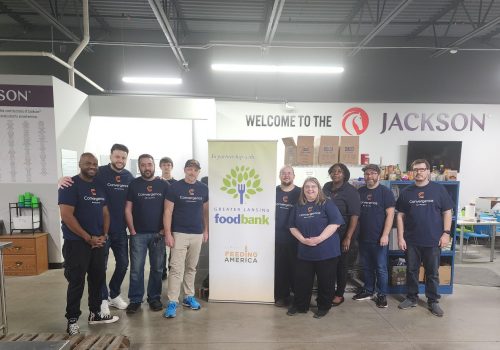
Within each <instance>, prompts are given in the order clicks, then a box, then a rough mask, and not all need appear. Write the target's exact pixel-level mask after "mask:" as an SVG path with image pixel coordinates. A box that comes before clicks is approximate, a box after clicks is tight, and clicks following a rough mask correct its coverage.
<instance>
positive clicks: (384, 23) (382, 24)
mask: <svg viewBox="0 0 500 350" xmlns="http://www.w3.org/2000/svg"><path fill="white" fill-rule="evenodd" d="M411 1H412V0H402V1H401V2H400V3H399V4H398V5H397V6H396V7H395V8H394V9H393V10H392V11H391V12H390V13H389V14H388V15H387V17H385V18H384V19H383V20H381V21H380V23H379V24H377V25H376V26H375V28H373V30H372V31H371V32H370V33H368V34H367V35H366V36H365V37H364V38H363V39H362V40H361V41H360V42H359V44H358V45H357V46H356V48H354V49H353V50H352V51H351V52H349V56H351V57H352V56H354V55H355V54H357V53H358V52H359V51H360V50H361V49H362V48H363V47H364V46H366V45H367V44H368V43H369V42H370V41H371V40H372V39H373V38H374V37H375V36H376V35H377V34H378V33H380V32H381V31H382V29H384V28H385V27H386V26H387V25H388V24H389V23H390V22H391V21H392V20H393V19H394V18H396V17H397V15H399V13H400V12H401V11H403V9H404V8H405V7H406V6H407V5H408V4H410V2H411Z"/></svg>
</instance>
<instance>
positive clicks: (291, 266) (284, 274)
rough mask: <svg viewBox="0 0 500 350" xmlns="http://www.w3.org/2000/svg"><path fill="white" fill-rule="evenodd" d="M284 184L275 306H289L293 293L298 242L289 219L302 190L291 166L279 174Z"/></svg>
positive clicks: (278, 219)
mask: <svg viewBox="0 0 500 350" xmlns="http://www.w3.org/2000/svg"><path fill="white" fill-rule="evenodd" d="M279 178H280V182H281V184H280V185H279V186H276V220H275V258H274V259H275V260H274V300H275V302H274V305H276V306H279V307H284V306H288V305H289V304H290V292H294V288H293V281H294V278H295V261H296V260H297V239H296V238H295V237H294V236H293V235H292V234H291V233H290V229H289V227H288V219H289V215H290V211H291V209H292V208H293V207H294V205H295V204H297V201H298V200H299V196H300V187H297V186H295V184H294V183H293V180H294V179H295V173H294V171H293V168H292V167H291V166H289V165H286V166H284V167H283V168H281V170H280V174H279Z"/></svg>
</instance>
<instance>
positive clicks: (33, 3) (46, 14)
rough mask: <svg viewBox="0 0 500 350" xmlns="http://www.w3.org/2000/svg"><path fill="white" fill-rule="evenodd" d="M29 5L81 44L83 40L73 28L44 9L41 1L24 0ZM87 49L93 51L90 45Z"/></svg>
mask: <svg viewBox="0 0 500 350" xmlns="http://www.w3.org/2000/svg"><path fill="white" fill-rule="evenodd" d="M24 2H25V3H27V4H28V5H29V6H31V7H32V8H33V9H34V10H35V11H36V12H37V13H38V14H39V15H40V16H42V17H43V18H45V19H46V20H47V21H48V22H49V23H50V24H52V25H53V26H54V27H55V28H57V30H59V31H60V32H61V33H62V34H64V35H65V36H66V37H67V38H69V39H71V41H73V42H74V43H75V44H80V42H81V41H82V40H81V39H80V38H79V37H77V36H76V35H75V34H74V33H73V32H72V31H71V30H69V29H68V28H66V27H65V26H64V25H63V24H62V23H61V22H59V21H58V20H57V19H56V18H55V17H54V16H52V15H51V14H50V13H49V12H48V11H47V10H46V9H44V8H43V7H42V6H41V5H40V4H39V3H37V2H36V1H34V0H24ZM85 50H86V51H90V52H92V49H91V48H89V47H86V48H85Z"/></svg>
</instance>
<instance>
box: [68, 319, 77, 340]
mask: <svg viewBox="0 0 500 350" xmlns="http://www.w3.org/2000/svg"><path fill="white" fill-rule="evenodd" d="M77 322H78V319H77V318H70V319H69V320H68V326H67V327H66V332H67V333H68V335H70V336H71V335H76V334H79V333H80V327H79V326H78V323H77Z"/></svg>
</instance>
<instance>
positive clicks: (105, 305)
mask: <svg viewBox="0 0 500 350" xmlns="http://www.w3.org/2000/svg"><path fill="white" fill-rule="evenodd" d="M101 315H103V316H104V317H105V316H110V315H111V312H109V303H108V301H107V300H103V301H102V303H101Z"/></svg>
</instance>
